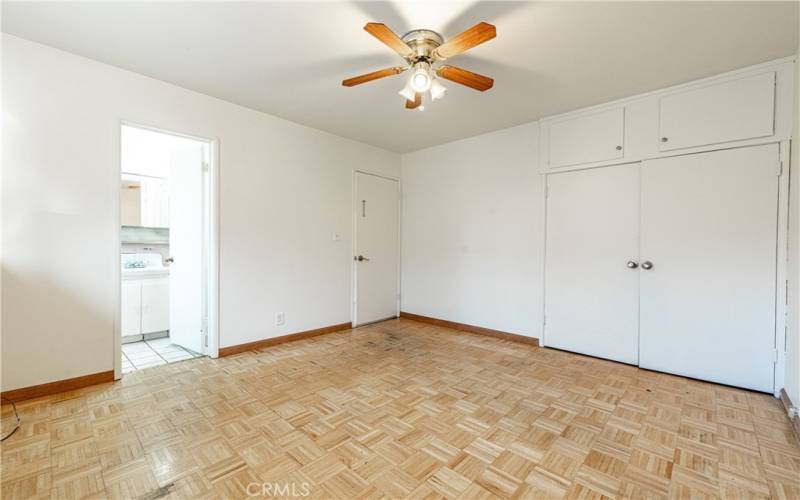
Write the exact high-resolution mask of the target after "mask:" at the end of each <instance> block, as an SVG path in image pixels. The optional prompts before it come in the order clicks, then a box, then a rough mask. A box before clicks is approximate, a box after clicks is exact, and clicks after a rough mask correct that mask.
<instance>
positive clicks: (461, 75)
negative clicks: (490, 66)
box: [436, 65, 494, 92]
mask: <svg viewBox="0 0 800 500" xmlns="http://www.w3.org/2000/svg"><path fill="white" fill-rule="evenodd" d="M436 74H437V75H439V76H441V77H442V78H444V79H445V80H450V81H451V82H456V83H460V84H461V85H466V86H467V87H469V88H472V89H475V90H480V91H481V92H483V91H485V90H489V89H490V88H492V86H493V85H494V80H492V79H491V78H489V77H488V76H483V75H479V74H478V73H473V72H472V71H467V70H465V69H463V68H457V67H455V66H446V65H445V66H442V67H441V68H439V69H437V70H436Z"/></svg>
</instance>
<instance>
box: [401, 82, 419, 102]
mask: <svg viewBox="0 0 800 500" xmlns="http://www.w3.org/2000/svg"><path fill="white" fill-rule="evenodd" d="M398 94H400V95H401V96H403V97H405V98H406V100H407V101H413V100H414V99H415V98H416V92H414V89H413V88H411V80H409V81H408V82H406V86H405V87H403V88H402V89H401V90H400V92H398Z"/></svg>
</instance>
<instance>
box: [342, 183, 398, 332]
mask: <svg viewBox="0 0 800 500" xmlns="http://www.w3.org/2000/svg"><path fill="white" fill-rule="evenodd" d="M354 209H355V213H354V216H355V244H354V249H355V262H354V269H355V297H354V298H355V307H354V318H353V323H354V324H355V325H363V324H365V323H372V322H375V321H380V320H384V319H387V318H393V317H396V316H397V315H398V312H399V311H398V291H399V277H398V270H399V258H400V252H399V244H400V241H399V232H400V225H399V218H400V211H399V182H398V181H397V180H395V179H388V178H385V177H380V176H377V175H372V174H367V173H363V172H356V173H355V200H354ZM359 256H360V257H361V258H362V259H363V260H359Z"/></svg>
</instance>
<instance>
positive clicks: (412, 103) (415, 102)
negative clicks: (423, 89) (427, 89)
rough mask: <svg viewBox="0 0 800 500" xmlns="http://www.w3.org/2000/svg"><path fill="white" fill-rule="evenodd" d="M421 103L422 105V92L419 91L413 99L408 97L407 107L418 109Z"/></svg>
mask: <svg viewBox="0 0 800 500" xmlns="http://www.w3.org/2000/svg"><path fill="white" fill-rule="evenodd" d="M420 105H422V94H420V93H419V92H417V93H416V94H415V95H414V100H413V101H409V100H408V99H406V109H417V108H418V107H420Z"/></svg>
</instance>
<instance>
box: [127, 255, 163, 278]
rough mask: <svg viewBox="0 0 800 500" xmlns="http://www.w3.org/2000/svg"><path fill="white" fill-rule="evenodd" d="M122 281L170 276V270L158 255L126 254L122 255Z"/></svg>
mask: <svg viewBox="0 0 800 500" xmlns="http://www.w3.org/2000/svg"><path fill="white" fill-rule="evenodd" d="M120 261H121V264H122V279H131V278H151V277H152V278H154V277H158V276H168V275H169V268H168V267H164V259H163V257H162V256H161V254H158V253H124V254H122V255H121V259H120Z"/></svg>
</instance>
